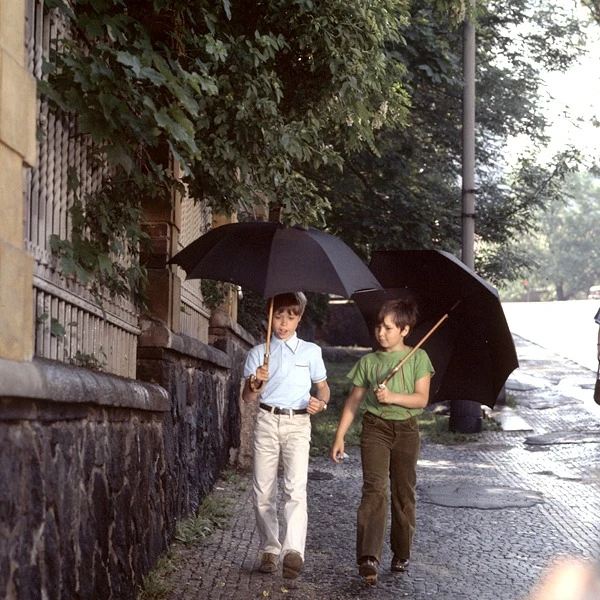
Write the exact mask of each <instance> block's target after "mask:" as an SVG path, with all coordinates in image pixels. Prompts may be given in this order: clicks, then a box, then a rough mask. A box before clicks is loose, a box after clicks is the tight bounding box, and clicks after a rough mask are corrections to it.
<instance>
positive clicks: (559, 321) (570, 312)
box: [502, 300, 600, 371]
mask: <svg viewBox="0 0 600 600" xmlns="http://www.w3.org/2000/svg"><path fill="white" fill-rule="evenodd" d="M502 307H503V309H504V314H505V315H506V320H507V322H508V326H509V328H510V330H511V332H512V333H514V334H516V335H518V336H519V337H522V338H525V339H526V340H529V341H531V342H533V343H535V344H538V345H539V346H542V347H543V348H546V349H548V350H551V351H552V352H555V353H556V354H558V355H559V356H564V357H565V358H568V359H570V360H572V361H574V362H576V363H578V364H580V365H581V366H583V367H586V368H588V369H592V370H593V371H595V370H596V368H597V367H598V361H597V352H596V344H597V341H598V325H596V323H595V322H594V315H595V314H596V312H597V310H598V309H599V308H600V300H569V301H566V302H503V303H502Z"/></svg>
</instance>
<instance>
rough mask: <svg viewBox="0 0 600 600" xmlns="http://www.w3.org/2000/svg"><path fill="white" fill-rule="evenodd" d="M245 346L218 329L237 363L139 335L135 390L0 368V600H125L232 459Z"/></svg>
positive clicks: (51, 369)
mask: <svg viewBox="0 0 600 600" xmlns="http://www.w3.org/2000/svg"><path fill="white" fill-rule="evenodd" d="M219 336H221V337H219ZM251 341H252V340H251V339H248V338H247V337H246V336H244V335H243V332H241V331H239V330H237V331H236V330H232V329H228V330H227V331H221V332H219V331H217V335H216V336H215V343H221V344H222V345H223V346H224V347H226V348H228V349H229V350H230V351H232V352H233V355H234V356H235V360H234V359H232V357H230V356H228V355H227V354H226V353H225V352H224V351H222V350H219V349H217V348H215V347H212V346H208V345H206V344H202V343H201V342H198V341H197V340H193V339H191V338H186V337H185V336H176V335H173V334H172V333H170V332H169V331H168V330H167V329H166V328H164V327H162V326H161V325H160V324H157V323H150V324H147V326H146V327H145V328H144V333H143V334H142V337H141V340H140V348H139V355H138V358H139V365H138V371H139V373H138V377H139V378H140V379H144V380H146V382H144V381H140V380H137V381H136V380H128V379H123V378H119V377H115V376H111V375H107V374H102V373H97V372H92V371H89V370H85V369H81V368H77V367H72V366H69V365H65V364H62V363H56V362H54V361H46V360H41V359H34V360H33V362H17V361H8V360H0V481H2V485H0V598H3V599H5V600H17V599H18V600H37V599H42V598H43V599H48V600H52V599H57V600H64V599H69V600H71V599H75V598H79V599H83V600H85V599H90V600H91V599H93V600H102V599H104V598H119V599H121V598H122V599H134V598H135V597H136V594H137V588H138V585H139V584H140V583H141V580H142V576H143V575H145V574H147V573H148V572H149V570H150V569H151V568H152V566H153V565H154V563H155V561H156V560H157V558H158V557H159V556H160V555H161V554H162V553H163V552H164V551H165V550H166V548H167V546H168V544H169V543H170V541H171V540H172V538H173V535H174V531H175V526H176V523H177V522H178V521H179V520H180V519H182V518H184V517H186V516H188V515H189V514H191V513H193V512H194V511H195V510H196V509H197V507H198V506H199V504H200V502H201V501H202V499H203V497H204V495H205V494H206V493H207V492H208V491H210V489H211V487H212V485H213V483H214V481H215V479H216V478H217V477H218V475H219V473H220V471H221V470H222V468H223V467H224V466H225V465H227V464H228V462H229V461H230V459H231V457H232V456H233V457H236V456H237V454H238V452H239V447H240V429H241V424H240V418H241V416H240V406H239V385H240V377H241V366H242V363H243V356H245V352H246V351H247V349H248V347H249V345H250V343H251ZM240 359H241V360H240Z"/></svg>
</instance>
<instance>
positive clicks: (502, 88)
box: [316, 0, 582, 283]
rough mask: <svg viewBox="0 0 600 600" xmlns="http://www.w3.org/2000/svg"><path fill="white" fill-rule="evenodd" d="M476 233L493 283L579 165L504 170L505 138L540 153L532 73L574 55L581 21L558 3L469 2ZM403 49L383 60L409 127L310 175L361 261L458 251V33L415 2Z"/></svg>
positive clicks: (334, 224) (481, 266) (540, 122)
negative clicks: (389, 64) (384, 252)
mask: <svg viewBox="0 0 600 600" xmlns="http://www.w3.org/2000/svg"><path fill="white" fill-rule="evenodd" d="M476 20H477V61H476V64H477V124H476V127H477V130H476V141H477V148H476V171H477V173H476V177H477V181H478V183H477V196H476V213H477V221H476V233H477V236H478V253H477V259H476V263H477V264H476V268H477V270H478V271H479V272H480V273H481V274H482V275H483V276H485V277H486V278H488V279H489V280H491V281H493V282H495V283H499V282H500V281H501V280H505V279H510V278H514V277H516V276H518V274H519V273H520V272H521V270H522V269H523V267H524V265H525V264H526V262H527V261H526V259H525V257H522V256H519V255H518V254H516V253H515V252H514V251H512V249H511V240H512V239H513V238H514V237H520V236H522V235H524V234H525V233H527V232H528V231H530V230H531V229H532V227H533V226H534V224H535V221H534V219H533V216H534V215H535V214H537V210H538V209H539V208H540V207H542V206H544V205H545V204H546V203H547V202H548V201H549V200H550V199H551V198H553V197H555V196H556V195H557V194H559V193H560V185H559V184H560V181H561V179H562V178H563V177H564V176H565V174H566V173H568V172H570V171H571V170H572V169H574V168H575V167H576V164H577V153H576V152H573V151H571V150H565V152H563V153H561V154H560V155H558V156H557V157H556V160H555V161H554V163H553V164H552V165H550V166H548V167H546V168H543V167H541V166H540V165H539V164H538V162H537V161H536V160H535V156H523V157H521V159H520V160H519V161H518V162H517V164H516V165H514V166H511V165H509V163H508V161H507V159H506V157H505V152H506V150H505V147H506V142H507V139H508V138H509V137H510V136H516V135H520V134H525V135H527V136H529V137H530V138H531V139H532V140H533V142H534V146H537V147H538V148H541V147H543V145H544V143H545V142H546V141H547V140H546V138H545V127H546V121H545V118H544V117H543V114H542V111H540V98H539V96H540V88H541V76H540V70H541V69H542V68H545V69H564V68H566V67H567V66H568V65H569V64H570V62H571V61H572V60H573V59H574V58H575V57H576V56H577V55H578V53H579V52H580V39H581V36H582V32H581V24H580V23H579V22H578V21H577V20H576V19H574V18H573V17H572V16H571V15H570V14H569V12H568V11H567V10H565V8H564V7H562V5H561V3H557V2H551V1H549V2H546V3H544V4H538V3H534V2H531V1H530V0H517V1H515V2H511V3H506V2H489V1H488V2H477V14H476ZM401 33H402V38H403V39H404V40H406V44H404V45H399V44H395V45H394V46H393V48H392V49H391V51H392V52H393V53H394V56H395V57H396V58H397V60H399V61H400V62H401V63H402V64H403V65H404V66H405V75H403V80H402V83H403V85H404V86H405V87H406V88H407V89H408V90H409V92H410V100H411V110H410V112H409V117H408V123H407V126H406V127H405V128H403V129H400V130H390V129H389V128H386V129H384V130H382V131H381V132H380V134H379V135H378V138H377V150H378V153H377V152H374V151H372V150H365V151H362V152H360V153H355V154H352V155H347V156H346V157H345V169H344V171H343V173H342V175H338V174H336V173H335V172H333V171H332V170H328V171H326V172H323V170H322V171H321V172H320V173H319V174H318V175H317V176H316V177H318V179H319V181H320V184H321V185H322V187H323V188H325V189H327V190H328V194H329V199H330V201H331V210H330V212H329V213H328V214H327V221H328V223H329V225H330V227H331V228H332V229H333V230H334V232H335V233H337V234H338V235H340V236H341V237H343V238H344V239H345V240H346V241H347V242H349V243H351V244H352V245H354V246H355V247H357V248H359V249H360V250H361V252H362V253H363V255H364V256H368V255H369V253H370V250H371V249H373V248H441V249H445V250H448V251H451V252H454V253H457V254H458V253H459V251H460V245H461V228H462V223H461V214H460V213H461V188H460V180H461V164H462V157H461V150H462V140H461V129H462V122H461V119H462V85H463V76H462V36H463V32H462V28H454V27H452V26H451V24H450V23H449V22H448V21H447V20H446V19H445V18H443V17H440V16H439V15H438V14H436V13H434V12H432V9H431V7H430V6H429V5H428V4H427V3H426V2H423V1H417V2H415V3H414V4H413V7H412V12H411V18H410V21H409V25H408V26H406V27H404V28H403V29H402V31H401Z"/></svg>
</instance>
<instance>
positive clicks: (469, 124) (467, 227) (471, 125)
mask: <svg viewBox="0 0 600 600" xmlns="http://www.w3.org/2000/svg"><path fill="white" fill-rule="evenodd" d="M470 4H471V10H472V11H474V9H475V0H471V2H470ZM464 27H465V28H464V32H463V78H464V83H463V130H462V138H463V157H462V159H463V160H462V261H463V263H464V264H465V265H467V267H469V268H471V269H473V268H474V266H475V251H474V248H475V25H474V23H473V21H472V19H471V17H470V15H469V14H467V16H466V18H465V26H464Z"/></svg>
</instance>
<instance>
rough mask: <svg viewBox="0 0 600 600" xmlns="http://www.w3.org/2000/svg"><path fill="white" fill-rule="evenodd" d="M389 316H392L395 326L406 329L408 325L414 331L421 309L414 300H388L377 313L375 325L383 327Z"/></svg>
mask: <svg viewBox="0 0 600 600" xmlns="http://www.w3.org/2000/svg"><path fill="white" fill-rule="evenodd" d="M388 315H391V317H392V319H393V321H394V324H395V325H396V327H398V328H399V329H404V328H405V327H406V326H407V325H408V326H409V327H410V328H411V329H412V328H413V327H414V326H415V325H416V324H417V319H418V317H419V309H418V307H417V303H416V302H415V301H414V300H413V299H412V298H399V299H398V300H387V301H386V302H384V303H383V304H382V305H381V306H380V307H379V310H378V311H377V320H376V322H375V325H381V323H383V320H384V319H385V318H386V317H387V316H388Z"/></svg>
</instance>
